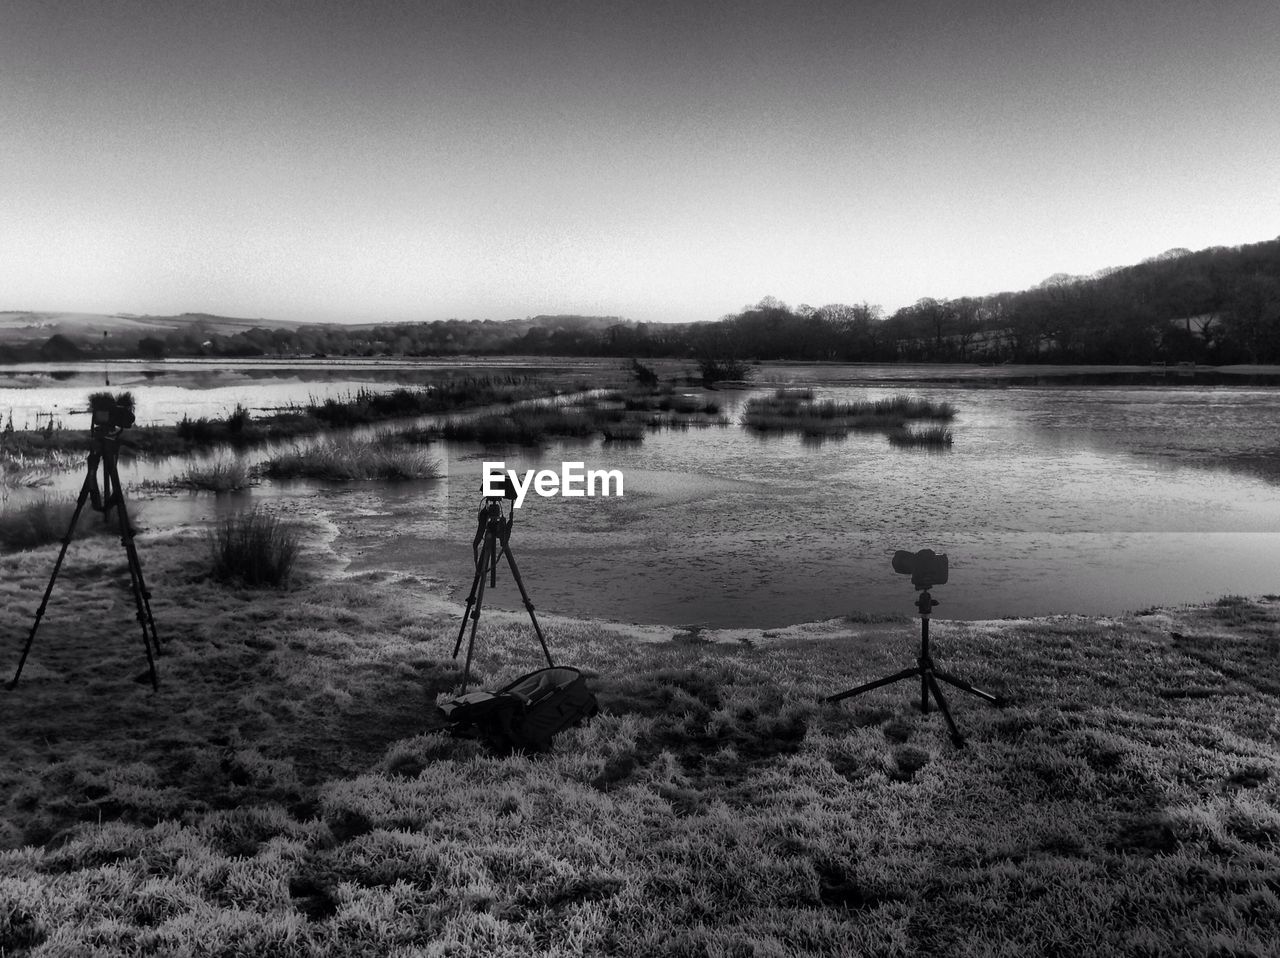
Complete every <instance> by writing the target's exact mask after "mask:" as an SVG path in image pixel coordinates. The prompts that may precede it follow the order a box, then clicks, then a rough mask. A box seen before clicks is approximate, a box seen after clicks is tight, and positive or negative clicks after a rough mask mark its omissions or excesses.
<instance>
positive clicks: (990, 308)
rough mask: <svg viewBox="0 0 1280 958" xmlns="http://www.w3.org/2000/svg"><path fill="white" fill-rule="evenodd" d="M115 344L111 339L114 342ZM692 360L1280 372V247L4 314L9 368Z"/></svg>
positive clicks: (0, 323)
mask: <svg viewBox="0 0 1280 958" xmlns="http://www.w3.org/2000/svg"><path fill="white" fill-rule="evenodd" d="M104 332H105V333H107V336H105V337H104V336H103V333H104ZM463 355H542V356H617V357H622V358H626V357H631V358H647V357H683V358H688V359H697V360H700V361H701V360H708V361H710V360H725V359H748V360H754V359H760V360H766V359H769V360H773V359H783V360H797V361H818V362H830V361H837V362H902V361H908V362H981V363H1000V362H1021V363H1026V362H1032V363H1035V362H1054V363H1147V362H1174V363H1184V362H1195V363H1209V364H1215V365H1227V364H1239V363H1243V364H1268V363H1280V239H1274V240H1267V241H1264V242H1261V243H1252V244H1248V245H1244V246H1236V247H1224V246H1219V247H1211V248H1209V249H1203V250H1199V251H1197V252H1191V251H1188V250H1185V249H1181V248H1179V249H1172V250H1168V251H1166V252H1164V253H1161V254H1159V255H1158V256H1153V257H1150V258H1148V259H1146V260H1143V261H1142V262H1141V263H1137V264H1135V265H1132V266H1119V267H1113V268H1108V269H1104V270H1099V271H1098V272H1096V273H1094V274H1092V275H1090V276H1075V275H1071V274H1067V273H1055V274H1054V275H1053V276H1050V277H1049V278H1048V279H1046V280H1044V281H1043V282H1041V283H1039V284H1037V285H1036V286H1033V287H1031V288H1029V289H1025V290H1020V291H1015V292H1002V293H992V294H989V295H985V296H963V297H959V298H956V299H933V298H924V299H921V300H918V301H917V302H915V303H913V304H912V305H910V306H904V307H902V308H901V309H899V310H897V311H895V312H894V313H893V314H892V315H889V316H886V315H885V313H884V311H883V310H881V309H880V308H879V307H877V306H872V305H869V304H867V303H862V304H859V305H847V304H842V303H829V304H827V305H825V306H821V307H818V308H814V307H812V306H808V305H799V306H796V307H795V308H794V309H793V308H791V307H789V306H787V305H786V304H785V303H782V302H779V301H778V300H776V299H774V298H773V297H769V296H766V297H765V298H764V299H762V300H761V301H760V302H759V303H757V304H756V305H754V306H748V307H746V308H745V309H743V310H742V311H741V312H740V313H737V314H731V315H728V316H725V317H723V318H721V319H719V320H716V321H712V322H702V323H683V324H669V323H636V322H631V321H628V320H624V319H622V318H620V317H617V316H580V315H575V314H566V315H539V316H530V317H525V318H522V319H510V320H505V321H502V322H495V321H493V320H488V319H486V320H462V319H448V320H438V321H432V322H398V323H366V324H359V325H350V324H342V323H293V322H281V321H279V320H270V319H239V318H233V317H227V316H212V315H208V314H204V313H184V314H182V315H180V316H135V315H131V314H127V313H116V314H113V315H97V314H89V313H58V312H20V311H15V312H7V313H0V362H26V361H46V362H57V361H64V360H70V359H73V358H76V357H82V358H98V357H108V356H144V357H148V358H157V359H158V358H162V357H165V356H230V357H235V356H277V357H299V358H301V357H316V358H321V357H335V356H463Z"/></svg>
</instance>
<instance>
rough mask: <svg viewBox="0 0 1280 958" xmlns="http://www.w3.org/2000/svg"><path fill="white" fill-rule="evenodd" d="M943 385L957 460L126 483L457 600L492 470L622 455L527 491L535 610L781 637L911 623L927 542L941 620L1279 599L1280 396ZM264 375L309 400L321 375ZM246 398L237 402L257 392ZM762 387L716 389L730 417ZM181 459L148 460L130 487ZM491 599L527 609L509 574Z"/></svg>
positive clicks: (569, 455) (480, 455)
mask: <svg viewBox="0 0 1280 958" xmlns="http://www.w3.org/2000/svg"><path fill="white" fill-rule="evenodd" d="M847 369H848V367H839V368H837V370H836V373H837V375H833V376H832V377H831V379H832V380H838V379H839V378H840V375H843V374H844V373H845V372H846V371H847ZM859 369H860V370H864V371H865V370H866V368H865V367H859ZM805 370H806V372H805V373H804V374H803V375H794V378H797V379H805V380H807V381H818V382H820V381H822V380H821V377H820V376H818V375H816V374H814V373H813V372H809V371H812V370H818V371H820V370H821V367H805ZM338 372H340V373H344V374H349V373H350V372H351V371H350V370H340V371H338ZM380 372H381V371H380ZM768 372H769V374H771V375H772V376H773V378H786V377H787V376H789V375H793V374H796V373H797V372H798V371H797V370H795V369H777V368H770V369H769V370H768ZM875 372H876V375H864V376H862V377H861V378H862V379H863V381H864V382H865V383H866V384H865V385H857V386H850V385H828V386H821V387H819V396H820V397H831V398H837V399H847V398H864V397H870V398H875V397H878V396H882V395H891V394H893V393H897V392H902V391H904V388H905V387H904V386H902V385H901V384H898V383H889V382H884V381H883V380H884V379H886V378H891V377H889V376H888V373H893V374H895V375H896V376H901V374H902V372H903V369H902V367H884V368H883V369H881V370H876V371H875ZM291 375H292V374H291ZM877 376H879V377H880V378H879V379H877ZM946 378H948V377H933V381H932V382H930V383H928V384H924V383H919V384H917V385H916V386H915V387H913V388H912V389H911V391H913V392H922V391H925V390H927V394H928V395H929V397H930V398H932V399H937V400H946V401H949V402H951V403H953V404H954V405H955V406H957V408H958V409H959V411H960V414H959V417H958V418H957V420H956V421H955V422H954V423H953V425H952V431H953V432H954V434H955V444H954V446H953V448H952V451H950V452H947V453H943V454H934V453H928V452H923V451H920V450H899V449H894V448H892V447H890V446H889V444H888V442H887V440H886V439H885V438H884V436H883V435H881V434H861V435H860V434H854V435H851V436H850V437H849V438H847V439H843V440H829V441H826V442H824V443H821V444H815V443H813V442H809V441H806V440H804V439H802V438H800V437H795V436H770V437H762V436H758V435H755V434H752V433H750V432H748V431H746V430H744V429H743V428H741V427H739V426H737V425H734V426H731V427H727V428H715V427H712V428H708V429H690V430H688V431H660V432H651V433H649V434H648V435H647V437H646V439H645V440H644V442H643V443H639V444H608V443H603V442H600V441H598V440H596V441H586V442H578V441H574V442H560V443H555V444H552V445H550V446H548V447H547V448H545V449H543V450H541V451H530V450H506V451H505V452H503V451H494V450H490V451H487V452H486V451H484V450H481V449H478V448H475V447H468V446H451V445H447V444H442V445H441V446H439V447H436V452H435V454H436V455H438V456H440V457H441V458H442V460H443V463H444V465H445V467H446V469H447V474H448V477H447V479H445V480H443V481H440V482H436V483H408V484H400V485H384V484H378V483H356V484H348V485H338V486H335V485H324V484H288V485H271V484H267V485H264V486H262V487H260V488H258V489H256V490H254V491H252V492H250V493H247V494H244V495H238V496H224V497H215V496H211V495H207V494H201V495H182V496H160V497H147V496H146V495H143V494H140V493H138V492H136V491H135V492H134V493H131V494H132V495H134V496H135V498H141V499H145V500H146V501H144V502H143V503H142V504H141V505H142V508H143V511H144V513H145V517H146V521H147V522H148V523H151V524H153V525H166V524H173V523H185V522H203V521H208V520H209V519H211V518H212V517H213V516H215V515H216V514H218V513H219V512H222V511H225V510H229V509H239V508H243V507H245V506H246V505H248V504H251V503H253V502H254V501H256V500H260V499H263V498H266V497H284V498H286V499H287V500H288V501H289V502H290V503H291V504H292V507H293V510H298V509H302V510H304V511H310V512H314V513H316V514H319V515H322V516H325V517H327V518H329V519H331V520H332V521H333V523H334V524H335V526H336V528H337V529H338V530H339V536H338V539H337V542H336V543H335V546H336V548H337V549H338V550H339V552H340V553H342V554H343V555H345V556H346V557H347V558H348V559H349V560H350V567H351V568H352V569H362V568H384V567H385V568H394V569H400V570H405V571H415V572H418V573H421V574H423V575H424V576H426V577H427V578H429V579H432V580H435V581H437V582H439V583H442V584H445V585H447V586H449V587H451V588H453V589H454V590H455V592H454V594H455V597H456V598H457V599H459V600H461V599H462V598H464V597H465V595H466V591H467V588H468V587H469V586H470V584H471V569H470V565H469V563H470V548H471V539H472V535H473V533H474V531H475V525H476V519H475V510H476V507H477V506H478V504H479V486H480V471H481V462H482V461H483V460H485V459H505V461H506V462H507V465H508V467H510V468H516V469H519V470H522V471H523V470H525V469H531V468H552V469H558V468H559V466H560V463H561V462H562V461H565V460H576V461H584V462H586V464H587V466H588V467H589V468H611V469H612V468H616V469H621V470H622V472H623V473H624V475H625V495H624V496H623V497H622V498H620V499H602V498H594V499H585V498H584V499H560V498H555V499H544V498H539V497H537V496H535V495H533V494H532V493H531V494H530V496H529V498H528V499H527V500H526V503H525V506H524V508H522V509H521V510H519V512H518V518H517V523H516V527H515V534H514V536H513V539H512V547H513V552H514V554H515V556H516V558H517V560H518V561H519V564H520V569H521V571H522V573H523V576H524V580H525V584H526V585H527V586H528V588H529V591H530V593H531V596H532V598H533V601H534V602H535V604H536V605H537V608H538V609H539V610H540V611H541V612H544V613H564V614H573V615H590V616H602V617H607V618H612V619H620V620H624V621H639V622H657V623H668V624H673V625H674V624H693V623H704V624H707V625H711V626H746V625H753V626H764V627H772V626H778V625H783V624H786V623H790V622H796V621H805V620H812V619H821V618H828V617H831V616H836V615H841V614H845V613H852V612H859V611H862V612H901V613H904V614H909V613H911V612H912V603H913V600H914V598H915V592H914V590H913V589H912V587H911V585H910V582H909V580H908V578H907V577H903V576H898V575H896V574H895V573H894V572H893V571H892V569H891V568H890V558H891V556H892V554H893V552H894V551H895V550H896V549H909V550H913V551H914V550H916V549H920V548H924V547H929V548H933V549H935V550H937V551H940V552H946V553H947V554H948V555H949V557H950V563H951V577H950V581H949V582H948V583H947V584H946V585H942V586H939V587H938V588H937V589H935V591H934V596H935V597H936V598H937V599H939V600H940V602H941V605H940V606H939V608H938V611H937V614H938V615H939V616H940V617H943V618H988V617H997V616H1006V615H1013V616H1022V615H1035V614H1044V613H1053V612H1089V613H1112V612H1120V611H1125V610H1135V609H1141V608H1145V607H1148V606H1152V605H1160V604H1173V603H1178V602H1191V601H1198V600H1201V599H1205V598H1214V597H1216V596H1219V595H1222V594H1225V593H1265V592H1280V572H1278V571H1277V569H1278V568H1280V563H1278V562H1277V559H1280V482H1278V481H1277V477H1278V476H1280V468H1278V466H1280V449H1277V446H1276V439H1275V438H1274V436H1273V433H1274V423H1275V422H1277V421H1280V389H1277V388H1275V387H1268V386H1258V385H1237V386H1217V385H1195V384H1183V383H1177V384H1168V383H1164V382H1161V381H1158V380H1157V381H1155V382H1154V383H1153V384H1151V385H1144V386H1134V385H1130V384H1124V385H1096V384H1090V385H1081V384H1060V385H1052V386H1045V385H1039V386H1031V385H1028V386H1020V385H1009V383H1008V382H1006V383H1004V384H1003V388H989V387H990V383H982V382H967V381H962V382H945V381H943V382H940V381H938V380H940V379H946ZM335 381H339V380H330V381H329V382H335ZM340 381H341V382H343V383H347V382H359V380H358V379H343V380H340ZM382 381H384V382H391V380H382ZM267 385H269V386H270V388H272V389H278V388H283V389H285V390H289V389H294V390H312V393H311V394H315V393H316V390H317V383H316V382H313V381H306V382H300V383H296V384H295V383H294V382H292V381H289V382H287V383H286V382H279V381H271V382H268V384H267ZM132 388H134V389H135V392H139V393H144V394H145V390H147V389H149V388H150V387H148V386H146V385H145V384H142V385H140V386H134V387H132ZM233 388H237V389H239V390H240V391H241V393H242V395H243V394H244V389H245V388H246V384H245V383H243V382H242V383H240V384H238V385H237V386H235V387H233ZM751 394H752V392H751V391H750V390H743V391H732V392H729V391H722V392H720V393H718V394H717V396H716V398H718V399H719V400H720V401H722V402H725V403H726V404H727V406H728V408H727V412H728V414H729V415H730V416H731V417H734V418H736V415H737V413H738V411H739V410H740V408H741V405H742V404H743V403H744V402H745V400H746V398H748V396H750V395H751ZM305 398H306V393H304V394H303V395H302V396H301V397H300V399H299V400H298V401H302V400H305ZM141 399H142V396H140V400H141ZM2 401H3V400H0V403H2ZM0 409H3V406H2V405H0ZM261 455H262V453H261V452H255V453H252V454H251V456H253V457H260V456H261ZM181 468H182V466H181V464H179V463H175V462H172V461H169V462H162V463H150V464H140V465H139V466H137V467H134V468H131V469H129V470H128V471H127V474H126V477H125V481H126V483H129V482H131V481H132V482H135V483H136V482H137V481H138V480H139V479H142V478H146V477H153V478H164V477H167V476H169V475H173V474H174V473H175V472H177V471H179V470H180V469H181ZM78 481H79V477H72V478H71V480H70V481H69V482H66V481H64V482H66V484H67V485H68V486H69V487H70V488H74V487H75V486H77V485H78ZM486 602H487V604H492V605H497V606H499V607H503V608H508V609H515V610H519V609H520V608H522V606H521V604H520V600H519V596H518V594H517V592H516V589H515V587H514V586H513V585H512V583H511V581H510V576H509V574H508V573H507V569H506V568H505V567H504V568H503V569H502V574H501V575H500V577H499V584H498V588H497V590H496V591H495V592H491V593H490V594H489V595H488V596H487V597H486Z"/></svg>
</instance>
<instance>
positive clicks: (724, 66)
mask: <svg viewBox="0 0 1280 958" xmlns="http://www.w3.org/2000/svg"><path fill="white" fill-rule="evenodd" d="M1278 50H1280V3H1276V2H1275V0H1223V2H1220V3H1206V2H1203V0H1194V2H1192V0H1131V2H1124V0H1106V2H1095V0H966V2H961V0H947V2H935V0H919V2H912V0H885V2H880V0H875V2H858V0H833V2H825V0H821V2H811V3H805V2H794V0H793V2H788V3H765V2H753V0H741V2H739V0H705V2H698V0H683V2H667V0H643V2H624V0H583V2H553V0H548V2H541V3H533V2H507V3H504V2H495V0H465V2H452V0H439V2H437V0H412V2H411V0H401V2H391V0H344V2H336V0H201V2H191V0H109V2H108V0H76V2H67V0H0V309H6V310H12V309H30V310H66V311H84V312H105V313H115V312H129V313H145V314H153V315H164V314H173V313H181V312H208V313H217V314H221V315H228V316H242V317H264V318H269V319H281V320H292V321H316V322H343V321H349V322H378V321H409V320H434V319H446V318H451V317H457V318H463V319H484V318H490V319H509V318H513V317H522V316H530V315H536V314H540V313H585V314H594V315H616V316H622V317H625V318H628V319H634V320H641V321H657V322H662V321H682V322H683V321H692V320H710V319H716V318H718V317H720V316H722V315H724V314H726V313H730V312H735V311H738V310H741V309H742V308H743V307H744V306H746V305H747V304H750V303H755V302H757V301H759V300H760V299H761V298H763V297H764V296H766V295H769V296H774V297H777V298H778V299H781V300H783V301H784V302H786V303H789V304H791V305H793V306H795V305H799V304H801V303H808V304H810V305H813V306H821V305H824V304H827V303H835V302H844V303H861V302H869V303H873V304H879V305H881V306H883V307H885V308H886V309H887V310H889V311H892V310H893V309H895V308H897V307H900V306H902V305H906V304H909V303H912V302H914V301H916V300H917V299H920V298H921V297H925V296H933V297H937V298H948V297H956V296H964V295H981V294H983V293H991V292H997V291H1000V290H1009V289H1021V288H1025V287H1027V286H1031V285H1034V284H1035V283H1038V282H1040V281H1041V280H1043V279H1045V278H1046V277H1048V276H1049V275H1051V274H1053V273H1058V272H1067V273H1090V272H1093V271H1095V270H1098V269H1101V268H1104V267H1108V266H1119V265H1126V264H1129V263H1134V262H1137V261H1140V260H1142V259H1144V258H1146V257H1149V256H1153V255H1156V254H1159V253H1161V252H1163V251H1165V250H1167V249H1170V248H1173V247H1187V248H1190V249H1201V248H1204V247H1207V246H1215V245H1226V246H1234V245H1239V244H1242V243H1248V242H1257V241H1260V240H1265V239H1272V238H1274V237H1276V236H1277V235H1280V109H1277V107H1276V103H1277V102H1278V101H1277V95H1278V94H1280V55H1277V51H1278Z"/></svg>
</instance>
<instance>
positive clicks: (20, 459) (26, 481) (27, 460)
mask: <svg viewBox="0 0 1280 958" xmlns="http://www.w3.org/2000/svg"><path fill="white" fill-rule="evenodd" d="M83 463H84V457H83V456H75V455H73V454H71V453H68V452H63V451H59V450H56V449H49V450H43V451H39V452H36V451H28V452H21V451H18V450H17V449H11V448H9V447H8V446H6V445H3V444H0V502H3V501H5V500H7V499H8V497H9V494H10V493H11V492H12V491H13V490H14V489H23V488H26V489H34V488H37V487H39V486H44V485H48V484H49V483H50V482H52V481H53V478H54V476H56V475H57V474H58V473H60V472H66V471H68V470H70V469H74V468H76V467H77V466H80V465H83Z"/></svg>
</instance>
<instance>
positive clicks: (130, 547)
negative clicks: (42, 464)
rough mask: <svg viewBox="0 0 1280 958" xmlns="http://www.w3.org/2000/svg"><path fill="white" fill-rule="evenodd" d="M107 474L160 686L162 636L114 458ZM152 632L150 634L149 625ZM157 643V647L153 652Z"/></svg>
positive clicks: (149, 665) (150, 658)
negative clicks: (153, 615)
mask: <svg viewBox="0 0 1280 958" xmlns="http://www.w3.org/2000/svg"><path fill="white" fill-rule="evenodd" d="M106 472H107V476H108V477H109V479H110V480H111V481H112V482H113V483H114V484H115V489H116V493H115V507H116V519H117V521H118V522H119V523H120V544H121V545H122V546H124V552H125V556H126V558H127V559H128V563H129V585H130V586H131V587H132V589H133V604H134V606H135V607H136V608H137V610H138V625H139V626H140V627H141V629H142V647H143V648H144V649H146V650H147V669H148V670H149V672H150V674H151V688H152V690H153V691H157V692H158V691H159V690H160V680H159V678H158V677H157V675H156V660H155V656H157V655H159V654H160V640H159V639H158V638H157V637H156V623H155V620H154V619H152V618H151V602H150V599H149V597H148V594H147V587H146V584H145V583H144V582H143V579H142V562H141V560H140V559H139V558H138V549H137V546H135V545H134V544H133V526H131V525H129V512H128V510H127V509H125V505H124V492H123V491H122V490H121V486H120V475H119V473H118V472H116V463H115V459H114V458H108V459H107V467H106ZM148 625H150V627H151V632H150V634H148V632H147V626H148ZM153 645H154V647H155V651H154V653H153V652H152V646H153Z"/></svg>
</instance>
